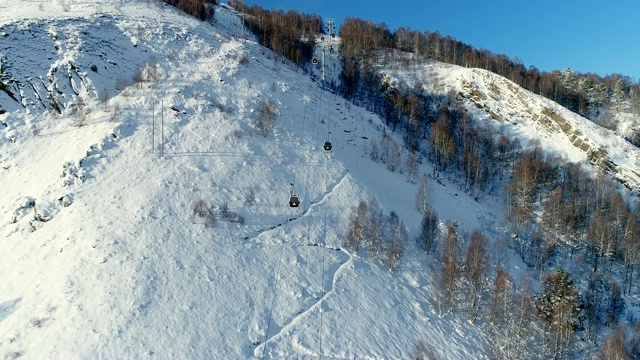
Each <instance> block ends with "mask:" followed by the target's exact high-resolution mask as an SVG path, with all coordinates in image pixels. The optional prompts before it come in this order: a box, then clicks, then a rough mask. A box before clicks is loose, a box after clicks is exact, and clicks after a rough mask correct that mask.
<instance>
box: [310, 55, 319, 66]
mask: <svg viewBox="0 0 640 360" xmlns="http://www.w3.org/2000/svg"><path fill="white" fill-rule="evenodd" d="M311 63H312V64H314V65H315V64H317V63H318V58H316V57H314V58H313V59H311Z"/></svg>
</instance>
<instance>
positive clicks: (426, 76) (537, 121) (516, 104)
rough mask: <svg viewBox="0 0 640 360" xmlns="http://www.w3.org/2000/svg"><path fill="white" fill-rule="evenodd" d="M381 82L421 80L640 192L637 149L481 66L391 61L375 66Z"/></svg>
mask: <svg viewBox="0 0 640 360" xmlns="http://www.w3.org/2000/svg"><path fill="white" fill-rule="evenodd" d="M380 71H381V73H382V74H384V75H386V76H387V78H386V81H387V82H389V83H390V84H392V85H394V84H395V86H398V84H399V83H404V84H406V86H408V87H409V88H413V86H414V85H415V84H416V83H417V82H420V84H422V86H424V87H425V88H426V89H427V90H428V91H430V92H432V93H442V94H446V93H449V92H451V91H453V92H454V93H455V94H457V95H458V98H459V99H461V100H463V102H464V104H465V107H466V108H467V109H468V110H469V111H471V112H472V113H473V115H474V117H475V118H477V119H481V120H486V121H487V123H488V124H491V125H494V126H495V127H496V128H498V127H499V131H504V132H505V133H508V134H510V136H511V137H512V138H513V137H518V138H520V139H521V140H526V141H524V143H525V144H526V143H527V142H531V141H532V140H538V141H540V145H541V148H542V149H545V150H546V151H549V152H550V153H553V154H554V155H560V156H562V157H564V158H566V159H567V161H573V162H582V161H584V162H589V163H591V164H594V165H597V166H598V168H599V169H601V170H602V171H605V172H608V173H610V174H611V175H612V176H614V177H615V178H617V179H618V180H620V181H621V182H622V183H623V184H625V185H626V186H627V187H628V188H629V189H630V190H631V191H633V192H635V193H636V194H638V192H640V149H638V148H637V147H635V146H633V145H632V144H630V143H629V142H628V141H626V140H625V139H624V137H622V136H621V135H620V134H618V133H615V132H613V131H611V130H608V129H606V128H603V127H601V126H599V125H597V124H595V123H594V122H592V121H590V120H588V119H586V118H583V117H581V116H580V115H577V114H575V113H573V112H571V111H569V110H567V109H566V108H564V107H562V106H560V105H558V104H557V103H555V102H553V101H551V100H549V99H546V98H544V97H542V96H539V95H536V94H534V93H532V92H530V91H528V90H525V89H523V88H521V87H520V86H518V85H517V84H515V83H513V82H512V81H510V80H508V79H505V78H504V77H501V76H498V75H496V74H494V73H491V72H489V71H486V70H483V69H476V68H464V67H460V66H456V65H450V64H444V63H440V62H436V61H425V62H422V63H420V64H415V63H411V64H409V65H400V64H392V65H391V66H385V67H382V68H381V69H380Z"/></svg>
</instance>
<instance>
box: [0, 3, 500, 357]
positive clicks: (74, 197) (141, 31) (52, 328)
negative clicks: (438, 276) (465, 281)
mask: <svg viewBox="0 0 640 360" xmlns="http://www.w3.org/2000/svg"><path fill="white" fill-rule="evenodd" d="M67 4H68V5H67V7H66V8H65V7H63V6H62V5H60V3H59V2H38V1H15V2H9V1H6V2H2V3H0V57H1V58H2V62H3V66H4V73H3V75H2V77H0V79H3V81H5V83H7V84H8V85H9V89H10V92H11V93H12V94H13V95H14V97H15V98H16V99H12V98H11V96H10V95H9V94H8V93H7V92H0V106H2V107H3V108H4V110H5V111H6V113H4V114H2V115H0V121H1V123H0V187H1V188H2V195H3V196H2V200H1V201H0V239H1V240H0V242H1V246H0V248H1V250H0V357H3V358H27V359H41V358H58V359H69V358H118V359H125V358H136V359H137V358H146V357H150V358H185V359H187V358H193V359H195V358H215V359H245V358H275V357H278V358H282V357H283V358H317V357H323V358H388V359H397V358H407V357H408V356H409V355H410V353H411V351H412V348H413V346H414V344H415V343H416V341H418V340H421V339H427V340H428V341H429V342H430V343H431V344H432V345H433V346H434V347H435V350H436V352H437V353H438V354H440V355H441V356H443V357H445V358H455V359H462V358H468V359H478V358H486V357H488V356H489V355H488V354H489V350H488V349H489V344H488V341H487V338H486V336H485V334H484V330H483V325H482V323H481V322H480V323H478V324H475V325H472V324H469V323H468V322H467V321H466V320H464V318H463V317H460V318H459V317H457V316H445V317H439V316H437V315H436V314H437V311H436V307H435V306H436V305H435V304H436V303H435V297H434V295H433V294H432V290H430V289H431V286H432V285H431V284H432V282H433V281H434V278H433V277H432V272H433V269H432V268H431V266H430V262H431V260H430V258H428V257H426V256H425V255H424V254H423V253H422V252H421V250H419V249H418V248H417V246H416V245H415V244H414V243H413V241H411V240H410V241H409V244H408V248H407V251H406V256H405V260H404V261H403V263H402V266H401V267H400V269H399V270H398V271H396V272H391V273H390V272H389V271H387V270H386V269H385V268H384V267H383V266H382V265H380V263H379V262H378V261H377V260H372V259H371V257H370V256H369V255H368V254H367V253H366V252H362V253H361V254H360V253H358V254H350V253H348V252H346V251H344V250H342V249H340V246H341V243H342V238H343V235H344V230H345V227H346V224H347V222H348V217H349V214H350V212H351V209H352V208H353V207H354V206H356V205H357V203H358V202H359V201H360V200H369V199H371V198H373V197H375V198H377V200H378V202H379V204H380V205H381V207H382V208H383V210H384V211H385V212H387V213H388V212H390V211H395V212H397V214H398V215H399V216H400V218H401V219H402V220H403V221H404V222H405V224H406V225H407V227H408V231H409V236H410V239H413V238H414V237H415V236H416V235H417V233H418V227H419V223H420V220H421V215H420V214H419V213H418V212H417V211H416V210H415V209H414V195H415V192H416V190H417V184H411V183H408V182H407V180H406V175H405V174H399V173H390V172H388V171H387V170H386V169H385V168H384V165H382V164H378V163H374V162H372V161H371V160H370V159H369V157H368V155H367V153H366V152H367V146H368V143H369V140H368V139H371V138H373V139H376V140H379V138H380V136H381V131H382V130H383V128H384V126H383V124H382V122H381V121H380V119H379V118H378V117H377V116H375V115H372V114H371V113H369V112H367V111H365V110H363V109H361V108H358V107H356V106H350V105H348V104H347V103H346V102H345V101H344V99H341V98H339V97H337V96H334V95H332V94H331V93H330V92H328V91H324V92H323V91H322V90H321V87H320V85H319V84H318V82H317V81H312V80H311V79H310V77H309V76H308V75H305V74H304V73H303V72H302V71H301V70H298V69H296V68H295V67H293V66H291V65H289V64H286V63H284V62H282V61H281V60H280V59H279V58H277V57H275V56H274V55H273V54H272V53H271V52H270V51H268V50H266V49H264V48H262V47H261V46H259V45H257V44H256V43H255V42H253V41H246V42H242V41H238V40H235V39H234V38H233V36H232V35H233V32H234V31H235V18H234V17H233V14H232V13H231V12H229V11H228V10H226V9H224V8H222V7H218V8H217V12H216V18H217V21H218V26H217V27H215V28H214V27H212V26H211V25H209V24H206V23H202V22H198V21H196V20H193V19H191V18H189V17H187V16H184V15H180V14H179V12H178V11H176V10H175V9H173V8H171V7H169V6H164V5H162V4H161V3H159V2H155V1H149V2H133V1H131V2H122V1H120V2H106V1H105V2H101V1H75V2H70V3H67ZM243 58H244V59H245V60H248V61H243ZM155 64H157V67H155V69H156V70H158V71H157V72H158V80H155V81H153V80H151V81H141V82H138V83H132V81H131V80H132V79H133V78H134V77H135V74H136V72H137V70H138V69H141V68H144V67H145V66H147V68H149V67H153V66H154V65H155ZM92 66H94V69H92ZM149 73H150V72H149V71H147V74H149ZM138 80H144V79H138ZM125 86H126V88H125ZM54 97H55V101H57V102H58V104H59V106H60V108H61V110H62V114H53V112H50V111H48V110H47V108H49V107H50V106H51V105H50V103H51V101H52V100H54ZM80 98H81V99H82V101H80V100H78V99H80ZM105 99H108V101H106V103H105V104H103V103H102V101H101V100H105ZM263 101H273V102H274V104H275V105H276V107H277V109H278V111H279V114H278V116H277V119H276V123H275V129H274V131H273V132H272V133H270V134H269V135H268V136H266V137H264V136H262V135H260V134H258V133H257V132H256V131H255V130H254V128H253V126H252V119H253V118H255V113H256V111H257V109H258V107H259V105H260V104H261V103H262V102H263ZM79 102H82V103H83V104H84V107H83V108H82V109H81V110H79V111H80V115H77V114H75V115H74V114H73V112H74V110H73V109H74V106H73V104H76V103H79ZM171 107H173V108H174V109H175V110H172V109H171ZM162 110H164V111H162ZM161 123H163V125H162V126H161ZM329 133H330V137H331V140H332V142H333V145H334V147H333V150H334V151H333V152H331V153H325V152H323V151H322V143H323V142H324V141H325V140H327V138H328V136H329ZM161 155H164V156H161ZM430 171H431V169H430V168H429V167H428V165H427V164H424V165H422V168H421V171H420V173H423V172H424V173H428V172H430ZM292 184H293V185H292ZM444 184H445V185H440V184H437V183H436V182H433V184H432V185H431V199H430V203H431V204H432V206H433V207H434V208H435V209H437V211H438V215H439V217H440V218H441V219H442V221H443V222H444V221H446V220H448V219H455V220H457V221H459V223H460V224H461V225H460V226H461V227H463V228H464V229H469V230H473V229H484V230H487V231H493V230H495V228H496V225H494V223H495V220H494V219H503V218H504V216H503V214H502V211H503V210H502V205H501V204H500V203H499V202H498V203H497V204H494V203H478V202H475V201H473V200H472V198H470V197H469V196H468V195H467V194H465V193H463V192H460V191H458V190H457V187H456V186H453V185H448V183H447V182H446V181H445V182H444ZM250 188H253V189H255V202H254V203H253V204H252V205H250V204H249V203H248V202H247V200H246V197H247V194H248V193H249V189H250ZM292 191H293V192H295V193H297V194H299V195H300V197H301V199H302V204H301V207H300V208H298V209H292V208H290V207H289V205H288V200H289V195H290V192H292ZM198 200H205V201H206V202H208V203H209V204H214V205H216V206H217V207H218V208H220V207H221V206H222V204H224V203H227V204H228V208H229V210H231V211H233V212H236V213H238V214H240V215H241V216H242V217H244V220H245V223H244V225H239V224H235V223H230V222H227V221H223V220H221V219H219V220H218V222H217V224H215V225H214V226H206V225H205V224H203V223H202V221H201V219H200V218H198V217H194V216H193V206H194V204H195V203H196V201H198ZM500 221H501V220H499V221H498V223H499V222H500Z"/></svg>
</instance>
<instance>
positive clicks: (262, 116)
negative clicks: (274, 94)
mask: <svg viewBox="0 0 640 360" xmlns="http://www.w3.org/2000/svg"><path fill="white" fill-rule="evenodd" d="M277 116H278V108H277V107H276V103H275V102H273V100H264V101H263V102H261V103H260V106H259V108H258V111H257V113H256V116H255V117H254V118H253V126H255V128H256V130H258V133H260V134H261V135H262V136H264V137H267V135H269V133H270V132H271V130H273V128H274V127H275V124H276V117H277Z"/></svg>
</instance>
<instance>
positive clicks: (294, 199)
mask: <svg viewBox="0 0 640 360" xmlns="http://www.w3.org/2000/svg"><path fill="white" fill-rule="evenodd" d="M289 206H290V207H298V206H300V197H299V196H298V195H293V194H291V197H290V198H289Z"/></svg>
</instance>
